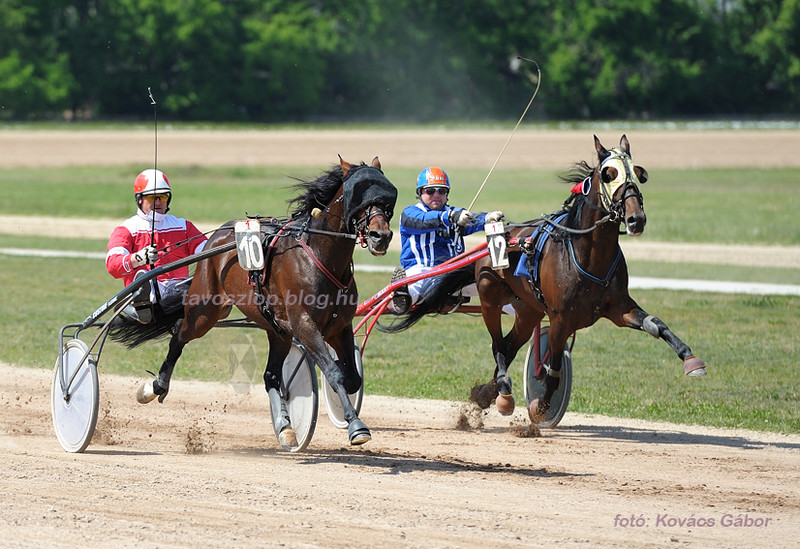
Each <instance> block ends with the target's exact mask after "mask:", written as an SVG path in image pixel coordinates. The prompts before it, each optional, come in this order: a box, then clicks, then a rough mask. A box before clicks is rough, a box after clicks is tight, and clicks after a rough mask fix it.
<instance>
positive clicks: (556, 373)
mask: <svg viewBox="0 0 800 549" xmlns="http://www.w3.org/2000/svg"><path fill="white" fill-rule="evenodd" d="M544 369H545V371H546V372H547V375H549V376H550V377H555V378H558V379H561V370H553V369H552V368H551V367H550V366H549V365H547V364H545V365H544Z"/></svg>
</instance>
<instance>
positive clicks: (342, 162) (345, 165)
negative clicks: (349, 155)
mask: <svg viewBox="0 0 800 549" xmlns="http://www.w3.org/2000/svg"><path fill="white" fill-rule="evenodd" d="M337 156H338V157H339V165H340V166H341V167H342V177H346V176H347V172H349V171H350V168H352V167H353V165H352V164H351V163H350V162H346V161H345V160H344V158H342V155H341V154H340V155H337Z"/></svg>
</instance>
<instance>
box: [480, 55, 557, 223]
mask: <svg viewBox="0 0 800 549" xmlns="http://www.w3.org/2000/svg"><path fill="white" fill-rule="evenodd" d="M517 59H522V60H523V61H529V62H531V63H533V64H534V65H536V72H537V78H536V89H535V90H533V95H532V96H531V100H530V101H528V106H527V107H525V110H524V111H523V112H522V116H520V117H519V120H517V124H516V126H514V129H513V130H512V131H511V135H509V136H508V139H506V143H505V145H503V148H502V150H501V151H500V154H498V155H497V158H496V159H495V161H494V164H492V167H491V168H490V169H489V173H487V174H486V178H485V179H484V180H483V183H481V186H480V187H479V188H478V192H477V193H475V198H473V199H472V202H470V204H469V207H468V208H467V210H469V211H472V207H473V206H474V205H475V202H476V201H477V200H478V196H480V194H481V191H483V187H484V186H485V185H486V182H487V181H488V180H489V177H490V176H491V175H492V172H493V171H494V168H495V166H497V163H498V162H500V157H501V156H503V153H504V152H506V147H508V144H509V143H510V142H511V138H512V137H514V133H516V131H517V128H519V125H520V124H521V123H522V119H523V118H525V115H526V114H528V109H530V108H531V105H532V104H533V100H534V99H535V98H536V94H538V93H539V86H541V84H542V69H540V68H539V64H538V63H537V62H536V61H534V60H533V59H528V58H527V57H522V56H521V55H518V56H517Z"/></svg>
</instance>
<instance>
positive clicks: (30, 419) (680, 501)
mask: <svg viewBox="0 0 800 549" xmlns="http://www.w3.org/2000/svg"><path fill="white" fill-rule="evenodd" d="M37 133H38V136H32V137H31V136H30V135H29V134H37ZM276 133H277V132H276ZM289 133H291V136H290V137H291V138H290V139H287V135H273V134H269V135H263V136H259V135H258V134H257V133H253V134H252V135H250V136H245V137H247V139H245V140H244V141H242V140H241V139H242V136H227V137H226V134H224V133H221V134H219V135H217V136H216V139H217V141H216V144H214V136H210V135H207V134H200V135H195V136H191V135H180V136H178V135H177V134H171V133H170V132H168V131H164V134H163V135H164V136H165V137H163V138H162V140H161V143H162V146H163V147H162V149H161V150H160V156H159V162H160V165H170V164H173V165H174V164H184V163H187V164H192V163H197V164H200V163H203V162H208V163H210V164H213V163H217V164H219V163H230V162H267V161H268V160H269V161H272V160H274V161H275V163H277V164H280V163H282V162H283V161H285V162H286V164H289V165H300V164H302V163H303V162H301V160H303V159H307V161H308V163H309V164H313V165H326V164H329V163H330V162H331V158H335V155H336V154H337V153H341V154H342V155H343V156H345V157H346V158H348V157H351V158H353V159H355V158H358V159H369V158H371V156H372V155H375V154H378V155H380V156H381V159H382V161H384V163H385V164H386V165H388V164H389V163H392V162H393V163H395V164H399V163H401V162H402V163H404V165H414V166H419V165H425V164H427V163H430V162H440V163H442V164H446V165H453V164H455V163H457V162H460V163H462V164H467V163H470V165H479V166H486V167H487V169H488V167H489V166H490V165H491V163H492V162H493V161H494V158H495V157H496V155H497V153H498V152H499V150H500V148H501V147H502V144H503V142H504V141H505V138H506V137H507V132H487V136H485V139H484V140H483V141H480V140H479V139H478V136H476V135H472V134H469V135H462V136H460V137H459V136H458V135H453V134H451V133H446V132H445V133H441V134H439V135H438V136H436V135H433V136H430V135H428V136H414V138H413V139H412V138H410V137H409V136H405V135H398V136H395V137H396V139H395V140H394V141H392V140H391V139H389V138H387V137H386V136H385V135H383V134H380V135H378V134H373V135H366V134H365V133H364V132H354V133H351V132H343V133H339V134H336V133H335V132H323V133H322V134H321V137H320V143H316V142H315V141H314V137H315V134H313V133H306V134H302V132H301V134H300V135H295V134H294V133H293V132H289ZM367 133H368V132H367ZM544 133H546V134H547V135H536V136H534V135H530V136H528V137H527V138H526V139H527V140H523V143H521V144H520V146H521V147H527V149H525V148H522V149H520V151H526V150H527V152H524V154H523V152H517V153H514V154H509V155H508V156H507V157H504V165H505V166H510V165H515V164H514V163H517V164H519V165H520V166H521V167H525V165H527V164H525V163H526V162H533V164H531V165H537V166H541V165H551V164H550V163H552V164H553V165H555V167H563V166H564V165H565V164H568V163H569V162H572V161H574V160H576V159H578V158H590V157H591V156H590V155H591V133H590V132H564V133H563V134H561V133H560V132H544ZM617 133H618V132H608V131H605V132H602V135H600V137H601V138H602V139H603V140H604V142H606V144H607V145H609V146H610V145H611V144H615V143H614V141H616V140H618V137H619V136H618V135H617ZM64 134H67V136H66V137H67V138H66V141H65V135H64ZM598 134H600V132H598ZM167 136H169V137H167ZM178 137H180V139H178ZM629 137H630V138H631V142H632V144H633V147H634V155H635V157H636V158H637V160H640V161H641V162H642V163H643V164H645V165H647V166H648V167H651V166H656V165H664V166H666V165H674V162H675V158H674V155H675V148H674V147H682V148H683V149H680V150H684V149H685V150H686V151H690V152H691V151H694V152H691V154H692V155H693V156H691V157H690V158H691V160H690V161H691V162H695V164H694V165H744V164H745V163H747V164H755V165H782V166H793V167H796V166H798V163H799V162H800V155H797V151H798V150H800V133H798V132H731V133H726V132H710V133H709V132H677V133H670V132H663V133H656V132H654V133H648V132H642V133H639V132H635V133H634V132H629ZM172 138H175V141H174V143H175V145H174V146H175V149H172V148H171V145H168V143H169V142H170V140H171V139H172ZM534 138H535V139H534ZM691 139H695V141H691ZM515 140H516V138H515ZM179 141H185V142H186V143H185V146H183V145H181V146H178V142H179ZM473 141H474V142H473ZM231 142H233V145H231ZM58 143H60V145H59V144H58ZM248 143H250V144H252V143H256V144H257V145H256V149H254V150H251V151H250V152H248V149H247V144H248ZM281 143H284V144H285V145H286V148H285V149H279V145H280V144H281ZM512 143H515V142H512ZM665 143H666V144H668V145H667V146H664V144H665ZM104 144H105V145H106V148H103V145H104ZM442 144H447V147H446V148H443V149H442V150H441V154H442V155H444V154H448V155H449V156H447V158H443V157H442V156H441V155H440V154H439V152H440V151H439V149H438V148H437V147H440V146H442ZM458 144H462V145H463V146H460V147H459V146H458ZM392 146H395V147H396V148H392ZM516 146H517V145H516V144H515V145H514V147H516ZM670 147H672V148H670ZM178 149H180V150H181V151H183V152H180V153H179V152H178ZM454 149H456V151H455V152H454ZM531 149H533V150H535V151H540V152H537V153H536V154H534V155H533V156H532V157H531V154H530V151H531ZM0 150H3V151H4V153H5V154H4V157H5V158H7V159H9V161H10V162H11V163H12V164H13V165H18V166H25V165H34V164H52V165H64V164H71V163H90V164H91V163H94V162H97V163H107V162H112V163H119V164H129V163H130V164H136V163H141V162H142V159H145V160H147V159H149V158H151V157H152V135H151V134H150V133H147V132H141V134H139V133H136V134H132V135H128V136H127V137H126V136H124V135H106V136H102V135H100V136H98V135H97V134H95V132H55V134H47V133H40V132H22V133H16V132H0ZM513 150H516V149H513ZM556 150H558V151H560V152H559V154H560V153H562V152H565V156H566V157H567V158H565V159H564V161H563V162H562V161H561V158H559V157H557V155H556V154H555V151H556ZM224 151H228V153H229V154H230V155H231V156H232V159H229V160H224V159H222V156H220V155H222V153H223V152H224ZM310 151H314V152H310ZM509 151H512V148H511V147H510V148H509ZM542 151H544V152H542ZM481 154H483V156H481ZM170 155H173V156H170ZM237 155H238V156H237ZM225 158H229V157H225ZM248 158H249V159H250V160H248ZM684 160H686V158H685V157H684ZM87 313H88V311H87ZM55 328H56V327H53V330H54V331H53V334H54V335H53V339H54V340H55ZM397 337H401V336H397ZM54 355H55V352H54ZM368 358H369V354H368V352H367V355H366V356H365V367H366V370H367V374H366V375H367V376H369V362H368ZM226 359H227V357H219V360H222V361H224V360H226ZM42 361H43V362H48V361H49V362H54V361H55V356H53V357H52V358H50V357H48V358H47V359H42ZM151 366H152V367H155V366H156V365H151ZM675 369H676V376H675V383H678V384H680V383H702V382H703V380H702V379H690V378H684V377H680V376H678V375H677V372H678V371H679V370H680V365H679V364H677V363H676V367H675ZM709 375H714V371H713V365H712V366H711V368H710V370H709ZM0 376H1V378H0V407H1V408H2V410H3V413H2V416H0V468H2V470H3V475H2V494H3V495H2V499H0V515H1V516H2V518H3V521H2V523H0V539H2V540H3V546H4V547H37V548H38V547H71V546H78V545H79V546H84V547H137V548H148V547H291V548H306V547H342V548H344V547H347V548H361V547H363V548H370V549H372V548H374V547H425V548H450V547H453V548H455V547H459V548H460V547H467V548H481V549H482V548H485V547H498V548H506V547H538V546H545V547H550V546H556V545H558V546H566V547H575V546H580V547H748V548H751V547H786V546H792V545H796V544H797V543H798V541H797V540H800V522H799V521H798V516H800V496H798V490H797V487H798V486H800V435H787V436H784V435H776V434H765V433H755V432H750V431H734V430H716V429H709V428H703V427H697V426H686V425H672V424H663V423H661V424H656V423H646V422H642V421H636V420H624V419H616V418H605V417H597V416H584V415H579V414H574V413H568V414H567V416H566V417H565V419H564V421H563V422H562V426H561V427H560V428H559V429H556V430H553V431H545V432H543V433H542V436H539V437H535V436H526V435H528V434H530V432H529V430H528V422H527V420H526V418H525V415H524V413H523V410H520V409H518V410H517V413H516V414H515V415H514V416H512V417H511V418H508V417H501V416H499V415H498V414H497V412H496V411H494V410H491V411H489V412H488V413H480V412H476V411H475V410H472V409H471V408H469V407H467V405H465V404H461V403H443V402H437V401H410V400H398V399H391V398H387V397H380V396H375V395H366V397H365V400H364V405H363V408H362V414H361V417H362V419H363V420H364V421H365V422H366V423H367V424H368V425H369V426H370V428H371V429H372V434H373V440H372V441H371V442H369V443H368V444H366V445H364V446H362V447H356V448H354V447H350V446H349V445H348V444H347V437H346V433H345V432H343V431H340V430H338V429H335V428H334V427H333V426H332V425H331V423H330V422H329V421H328V420H327V418H326V417H325V413H324V405H323V404H321V405H320V407H321V412H320V418H319V422H318V424H317V430H316V434H315V436H314V439H313V441H312V443H311V446H310V448H309V449H308V451H306V452H304V453H302V454H288V453H286V452H284V451H281V450H279V449H278V446H277V443H276V441H275V437H274V435H273V434H272V429H271V426H270V423H269V412H268V406H267V399H266V395H265V394H264V392H263V389H262V388H260V387H254V388H252V389H251V391H250V392H249V393H247V394H243V393H240V392H236V391H234V390H233V388H232V387H231V386H229V385H224V384H210V383H198V382H190V381H186V380H183V379H177V378H176V379H175V380H174V382H173V386H172V390H171V393H170V396H169V398H168V399H167V400H166V401H165V403H164V404H158V403H151V404H149V405H147V406H141V405H139V404H137V403H136V402H135V399H134V391H135V388H136V386H137V385H138V383H139V381H141V379H133V378H122V377H116V376H111V375H108V374H104V373H103V372H102V367H101V372H100V391H101V399H100V402H101V404H100V419H99V421H98V428H97V431H96V433H95V436H94V438H93V440H92V444H91V445H90V446H89V448H88V449H87V451H86V452H85V453H83V454H68V453H66V452H64V451H63V450H62V449H61V448H60V446H59V445H58V442H57V440H56V438H55V435H54V433H53V428H52V422H51V418H50V409H49V407H50V404H49V403H50V383H51V372H49V371H44V370H39V369H32V368H21V367H15V366H10V365H6V364H0ZM518 377H519V376H518ZM517 392H518V393H520V394H518V395H517V397H518V399H522V395H521V388H520V389H518V391H517Z"/></svg>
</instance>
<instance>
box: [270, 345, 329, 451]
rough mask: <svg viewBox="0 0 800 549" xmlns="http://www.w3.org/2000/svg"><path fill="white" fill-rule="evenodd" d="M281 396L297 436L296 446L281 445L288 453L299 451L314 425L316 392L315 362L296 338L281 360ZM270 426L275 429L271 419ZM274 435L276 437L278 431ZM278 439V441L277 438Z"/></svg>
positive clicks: (308, 439)
mask: <svg viewBox="0 0 800 549" xmlns="http://www.w3.org/2000/svg"><path fill="white" fill-rule="evenodd" d="M281 395H282V396H283V399H284V400H285V401H286V408H287V411H288V412H289V421H291V423H292V429H294V432H295V434H296V435H297V446H285V445H281V446H282V447H283V448H284V449H285V450H288V451H290V452H302V451H303V450H305V449H306V448H307V447H308V444H309V443H310V442H311V438H312V437H313V436H314V429H315V428H316V426H317V414H318V413H319V393H318V389H317V372H316V371H315V370H314V364H313V363H312V362H311V359H310V358H309V357H308V353H306V350H305V349H304V348H303V346H302V345H300V344H299V343H298V342H296V341H295V342H293V343H292V348H291V350H290V351H289V354H288V355H287V356H286V360H284V361H283V380H282V381H281ZM270 410H271V409H270ZM272 425H273V430H274V425H275V422H274V421H273V422H272ZM275 436H276V437H278V433H277V432H276V433H275ZM278 440H279V441H280V437H279V438H278Z"/></svg>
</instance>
